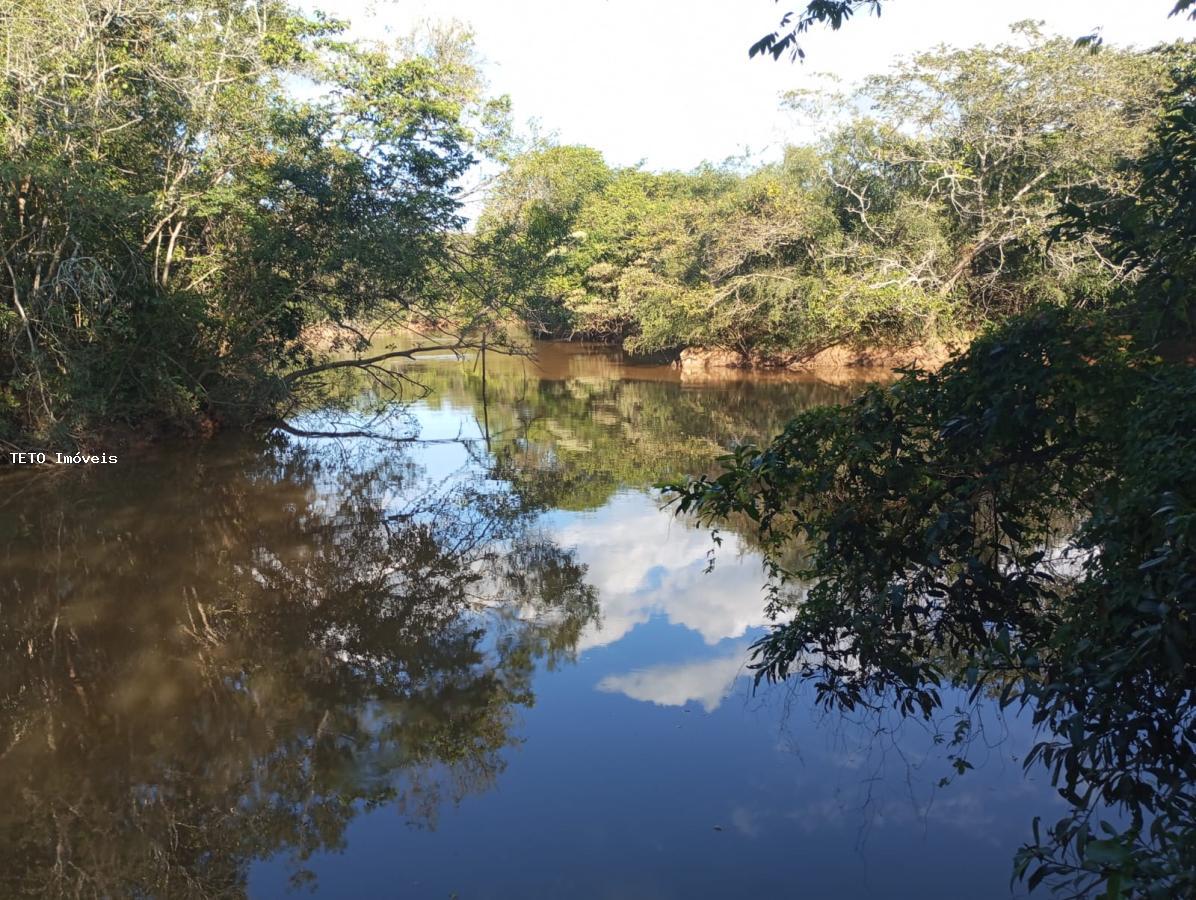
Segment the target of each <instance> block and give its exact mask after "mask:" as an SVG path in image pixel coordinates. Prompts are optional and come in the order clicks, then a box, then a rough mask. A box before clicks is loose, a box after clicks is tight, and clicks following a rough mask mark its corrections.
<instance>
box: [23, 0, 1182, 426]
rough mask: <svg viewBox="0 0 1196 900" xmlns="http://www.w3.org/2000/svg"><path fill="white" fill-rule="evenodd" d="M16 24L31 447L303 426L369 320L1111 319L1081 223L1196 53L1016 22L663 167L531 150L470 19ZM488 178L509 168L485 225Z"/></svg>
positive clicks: (883, 335)
mask: <svg viewBox="0 0 1196 900" xmlns="http://www.w3.org/2000/svg"><path fill="white" fill-rule="evenodd" d="M0 31H2V32H3V34H4V36H5V46H6V47H8V48H9V49H8V50H7V51H6V53H5V54H4V56H3V59H2V64H3V66H4V77H3V79H0V184H2V185H3V190H4V201H3V211H4V212H3V217H2V218H0V256H2V262H3V265H2V266H0V295H2V296H3V297H4V303H3V304H2V305H0V348H2V352H0V440H4V441H7V442H9V443H12V442H13V441H16V440H18V439H21V440H26V439H28V438H30V437H31V436H32V437H36V438H38V439H39V440H42V441H45V440H58V441H60V442H66V443H70V442H71V441H73V440H74V441H77V440H79V439H81V438H82V439H84V440H86V437H85V436H86V435H88V434H94V433H95V431H96V429H103V428H110V427H112V426H142V427H144V426H145V425H146V424H147V423H148V424H152V425H153V426H155V427H162V426H167V427H183V428H194V427H196V425H197V424H198V425H200V426H203V427H204V428H205V429H206V428H208V427H210V426H212V425H216V426H220V425H226V424H228V425H245V424H248V423H256V422H263V421H265V422H275V421H278V420H279V418H280V417H284V416H285V415H286V413H287V412H288V410H290V409H293V408H294V406H295V404H296V403H297V402H299V401H300V400H302V399H303V397H304V395H305V391H307V390H309V385H311V384H312V382H313V381H314V380H315V379H314V378H311V377H309V376H318V375H319V374H320V371H321V364H322V363H323V362H324V360H325V359H326V358H327V353H326V349H327V348H326V347H322V346H321V345H320V344H318V343H314V342H313V341H311V340H310V339H309V335H310V334H311V328H310V326H313V325H327V324H333V325H335V326H336V327H337V329H339V331H340V333H341V334H342V335H343V336H345V337H346V341H345V347H346V348H347V349H349V350H356V351H358V352H359V353H360V352H362V351H364V350H365V347H366V345H367V343H368V342H367V341H366V339H365V335H364V334H360V333H358V332H356V331H355V330H354V328H353V326H354V324H355V323H361V322H369V323H374V324H377V323H380V322H387V323H394V324H402V323H410V322H412V321H420V322H425V323H437V325H439V326H441V328H442V331H441V332H440V333H439V334H438V335H437V336H436V338H435V339H433V340H432V341H431V342H430V343H431V344H432V345H434V346H437V347H441V348H443V347H449V348H454V349H467V348H470V347H473V346H476V345H477V343H478V342H479V340H482V339H486V340H489V341H490V342H491V345H493V343H494V342H495V341H498V340H499V338H498V337H497V335H498V332H499V331H500V329H499V328H498V324H499V323H500V322H508V323H509V322H510V321H512V320H517V321H520V322H523V323H526V324H528V325H530V326H531V327H532V329H533V331H534V332H535V333H538V334H540V335H542V336H553V337H587V338H598V339H604V340H617V341H621V342H623V343H624V344H625V345H626V347H627V348H628V349H630V350H634V351H640V352H653V351H667V352H677V351H679V350H682V349H684V348H690V347H694V348H705V349H711V350H721V351H729V352H730V353H731V354H733V355H734V357H735V358H738V359H739V360H740V361H741V362H743V363H745V364H788V363H794V362H800V361H802V360H805V359H808V358H809V357H811V356H813V355H815V354H817V353H818V352H819V351H821V350H823V349H826V348H829V347H833V346H849V347H850V346H855V347H886V348H887V347H909V346H928V345H934V344H935V343H936V342H940V343H941V342H944V341H948V342H949V341H954V340H955V339H957V338H967V337H968V336H970V335H971V334H973V333H975V332H976V331H977V330H979V329H980V328H982V327H983V326H984V325H986V324H988V323H992V322H995V321H1001V320H1003V319H1005V318H1007V317H1008V316H1010V315H1014V314H1017V313H1019V312H1021V311H1023V310H1025V309H1028V308H1030V307H1033V306H1035V305H1036V304H1040V303H1043V302H1045V303H1049V304H1053V305H1057V306H1069V307H1081V308H1086V309H1117V308H1119V306H1122V305H1124V303H1125V298H1126V296H1127V291H1128V290H1129V289H1130V287H1131V286H1132V284H1133V283H1134V281H1135V279H1136V278H1138V277H1139V276H1138V274H1137V269H1138V262H1139V260H1138V259H1137V257H1135V256H1134V255H1133V254H1129V255H1118V252H1117V249H1116V247H1115V242H1114V241H1113V240H1112V238H1111V235H1110V234H1109V233H1108V231H1107V230H1104V231H1102V230H1101V229H1100V228H1098V227H1095V226H1091V225H1084V226H1082V227H1077V226H1076V223H1077V222H1080V221H1082V220H1083V219H1084V216H1085V214H1086V211H1091V210H1093V209H1096V208H1098V207H1102V206H1108V205H1109V204H1116V203H1124V202H1132V201H1133V200H1134V198H1136V197H1137V196H1138V194H1139V192H1140V190H1141V185H1142V177H1143V176H1142V171H1143V170H1142V165H1141V161H1142V160H1144V159H1146V158H1147V157H1148V156H1149V154H1150V153H1151V152H1152V147H1154V146H1155V145H1154V143H1153V142H1154V141H1155V137H1154V135H1156V133H1157V127H1156V126H1157V123H1158V120H1159V117H1160V115H1162V110H1163V108H1164V102H1163V99H1164V98H1165V96H1166V95H1167V94H1168V92H1169V91H1170V90H1172V89H1173V86H1174V83H1175V82H1174V74H1173V73H1174V71H1176V70H1177V68H1182V67H1183V66H1184V65H1186V64H1187V63H1185V62H1183V61H1184V60H1186V59H1187V58H1188V57H1190V56H1191V54H1192V51H1191V49H1190V48H1187V47H1184V46H1182V45H1176V46H1171V47H1163V48H1157V49H1154V50H1151V51H1146V52H1140V51H1129V50H1118V49H1115V48H1112V47H1104V48H1101V49H1100V52H1091V50H1090V49H1086V48H1082V47H1077V46H1076V45H1075V44H1074V43H1073V42H1072V41H1071V40H1070V39H1063V38H1050V37H1046V36H1044V35H1042V34H1041V33H1039V32H1038V31H1037V30H1036V28H1035V26H1033V25H1032V24H1023V25H1021V26H1018V27H1017V28H1016V29H1015V33H1014V35H1013V37H1012V38H1011V39H1010V40H1009V41H1008V42H1007V43H1005V44H1001V45H999V46H996V47H991V48H984V47H977V48H972V49H967V50H954V49H948V48H940V49H938V50H935V51H933V52H929V53H926V54H923V55H921V56H918V57H916V58H914V59H911V60H908V61H906V62H904V63H902V64H900V65H899V66H898V67H897V68H895V69H894V70H893V71H891V72H889V73H887V74H884V75H879V76H876V77H874V78H872V79H870V80H869V81H868V82H867V83H866V84H865V85H863V87H862V88H861V89H860V90H859V91H857V92H855V93H853V94H851V95H849V96H840V95H838V94H837V93H835V92H834V91H833V90H828V91H825V92H805V93H802V92H793V93H790V94H788V95H786V98H785V101H784V102H785V105H786V106H788V107H789V108H790V109H791V110H795V111H799V112H800V113H801V114H802V115H805V116H807V117H810V116H814V117H819V116H822V117H824V118H825V119H826V121H827V122H829V123H831V124H828V125H827V126H826V127H824V128H823V129H822V132H821V133H822V134H823V135H824V136H823V138H822V139H821V140H820V141H819V142H818V143H816V144H812V145H806V146H795V147H790V148H789V149H788V150H786V152H785V154H784V158H783V159H782V160H781V161H780V162H777V163H775V164H770V165H765V166H761V167H758V168H756V169H754V170H751V171H745V170H744V169H743V167H742V166H738V165H732V164H727V165H721V166H715V165H708V166H704V167H702V168H699V169H698V170H696V171H693V172H689V173H680V172H659V173H657V172H650V171H646V170H643V169H641V168H615V167H612V166H610V165H608V164H607V163H606V162H605V161H604V160H603V158H602V156H601V154H600V153H599V152H598V151H596V150H593V149H590V148H585V147H577V146H538V147H536V148H535V149H533V150H530V151H527V152H524V153H520V154H516V153H513V150H512V148H513V147H515V146H517V142H516V141H515V140H514V139H513V138H512V133H511V126H510V116H509V102H508V101H507V99H506V98H503V97H492V96H490V95H489V93H488V91H487V88H486V85H485V82H484V80H483V78H482V77H481V75H480V74H479V70H478V67H477V64H476V60H475V50H474V47H473V43H472V40H471V38H470V36H469V35H468V33H466V32H463V31H462V30H461V29H459V28H444V29H425V30H424V31H423V32H422V33H421V34H420V35H418V36H416V37H409V38H405V39H402V40H399V41H397V42H394V43H392V44H387V45H384V44H381V43H376V42H367V41H360V40H355V39H350V38H349V36H348V33H347V25H346V24H345V23H343V22H339V21H336V20H334V19H330V18H327V17H324V16H321V15H308V14H301V13H299V12H298V11H297V10H295V9H293V8H291V7H290V6H288V5H286V4H285V3H283V2H281V0H270V2H263V3H255V4H242V3H237V2H231V0H185V2H183V3H176V2H166V0H130V2H127V3H122V4H119V5H117V6H113V5H111V4H107V3H103V2H100V0H82V2H67V0H34V2H23V3H13V2H9V3H2V4H0ZM844 109H851V110H855V112H854V114H853V115H851V116H848V117H844V116H843V115H842V114H841V111H842V110H844ZM486 158H490V159H492V160H496V161H498V162H499V163H501V164H502V165H503V168H502V170H501V174H500V175H499V176H498V177H497V179H496V182H495V184H494V185H493V186H492V187H491V189H490V192H489V195H488V198H487V200H486V203H485V206H484V209H483V211H482V213H481V215H480V217H479V219H478V221H477V223H476V227H475V228H473V229H472V230H471V229H469V227H468V222H467V220H466V216H465V215H464V214H463V210H464V207H463V202H464V200H465V199H466V198H465V195H464V192H463V188H462V185H463V183H464V179H465V178H466V176H467V175H469V173H471V172H472V171H474V166H475V164H476V163H477V162H479V161H480V160H483V159H486ZM1185 311H1186V310H1185ZM1171 312H1172V313H1176V312H1178V310H1172V311H1171ZM448 323H451V328H448V329H447V330H443V327H444V326H445V325H446V324H448ZM407 352H408V353H409V354H410V353H414V352H418V351H416V350H408V351H407ZM381 362H382V361H381V360H378V361H377V363H381ZM368 365H370V366H371V369H370V371H371V372H372V373H373V374H375V375H378V376H379V377H387V373H386V372H385V370H384V369H382V368H379V367H378V366H377V364H376V363H369V364H368Z"/></svg>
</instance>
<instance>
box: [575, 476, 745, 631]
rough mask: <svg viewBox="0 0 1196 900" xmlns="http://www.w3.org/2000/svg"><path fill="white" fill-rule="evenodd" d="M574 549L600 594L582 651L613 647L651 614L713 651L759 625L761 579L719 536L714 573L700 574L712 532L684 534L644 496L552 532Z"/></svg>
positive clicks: (731, 541) (618, 501)
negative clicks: (598, 615) (691, 633)
mask: <svg viewBox="0 0 1196 900" xmlns="http://www.w3.org/2000/svg"><path fill="white" fill-rule="evenodd" d="M552 536H553V538H554V540H556V542H557V543H558V544H560V545H561V546H563V547H575V548H576V549H577V556H578V559H579V560H580V561H581V562H583V563H585V565H586V566H587V568H588V571H587V573H586V581H587V582H588V583H589V584H592V585H593V586H594V587H596V588H597V589H598V591H599V597H600V603H601V619H600V621H599V623H598V624H597V625H593V626H590V627H589V628H588V629H587V630H586V631H585V633H584V634H583V635H582V637H581V640H580V642H579V644H578V649H579V650H587V649H590V648H593V647H601V646H605V645H607V644H612V643H614V642H615V641H617V640H619V639H621V638H622V637H624V636H625V635H626V634H627V633H628V632H630V631H631V629H633V628H634V627H635V626H636V625H640V624H642V623H644V622H647V621H648V619H649V618H651V617H652V616H653V615H662V616H665V617H666V618H667V619H668V621H669V622H670V623H671V624H673V625H680V626H683V627H685V628H689V629H690V630H692V631H696V632H697V633H698V634H700V635H701V636H702V639H703V640H704V641H705V642H706V643H707V644H710V645H713V644H717V643H718V642H719V641H722V640H726V639H727V638H737V637H742V636H743V635H744V633H745V632H746V631H747V630H748V629H749V628H756V627H759V626H761V625H764V624H765V623H766V621H767V619H766V617H765V615H764V602H765V600H764V596H763V585H764V581H765V578H764V572H763V569H762V567H761V564H760V559H759V557H758V556H756V555H755V554H751V553H748V554H743V552H742V549H741V547H740V545H739V541H738V539H737V538H736V537H735V535H734V534H731V533H728V532H724V534H723V545H722V547H721V549H719V550H718V560H717V564H716V565H715V568H714V571H713V572H711V573H709V574H707V573H706V572H705V568H706V562H707V557H706V554H707V552H708V551H709V550H710V549H711V547H712V546H713V545H712V543H711V540H710V533H709V532H708V531H706V530H704V529H694V528H690V527H687V526H686V525H685V524H684V523H683V522H681V521H679V520H677V519H676V518H675V517H674V516H673V515H672V514H671V513H670V512H669V511H667V510H661V509H658V508H657V506H656V503H655V501H654V500H653V499H652V498H651V497H649V496H647V495H645V494H639V493H636V494H631V493H628V494H620V495H618V496H617V497H615V498H614V499H613V500H612V501H611V502H610V503H609V504H607V505H606V506H605V507H603V508H602V509H601V510H599V511H597V512H595V513H588V514H583V515H580V516H577V517H576V518H572V519H570V520H568V521H567V522H566V523H565V524H564V525H563V526H562V527H560V528H557V529H555V530H553V531H552Z"/></svg>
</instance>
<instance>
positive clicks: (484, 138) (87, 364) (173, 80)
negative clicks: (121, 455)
mask: <svg viewBox="0 0 1196 900" xmlns="http://www.w3.org/2000/svg"><path fill="white" fill-rule="evenodd" d="M346 29H347V25H346V23H343V22H339V21H336V20H333V19H330V18H327V17H325V16H322V15H306V14H301V13H300V12H299V11H297V9H296V8H294V7H291V6H288V5H287V4H285V3H283V2H280V0H262V2H255V3H243V2H238V0H128V2H122V3H118V4H113V3H107V2H102V0H17V2H13V0H7V2H2V3H0V35H2V36H3V43H4V47H5V48H6V49H5V52H4V54H3V55H2V56H0V66H3V77H0V185H2V186H3V194H4V198H3V216H2V218H0V257H2V265H0V295H2V296H3V298H4V301H3V303H2V304H0V347H2V348H3V349H2V351H0V439H5V438H8V439H9V440H11V439H13V438H14V437H15V436H18V435H41V436H43V437H53V438H57V439H59V440H62V439H68V438H70V437H71V436H73V435H78V434H81V433H84V434H85V433H86V432H87V431H88V430H89V429H92V428H95V427H96V426H112V425H116V424H121V423H126V424H144V423H147V422H151V423H157V424H167V425H170V424H173V425H187V424H189V423H194V422H196V421H197V420H202V419H205V418H206V419H208V420H217V421H225V422H229V423H243V422H248V421H254V420H257V419H260V418H262V417H263V416H269V415H273V414H276V413H277V412H278V411H279V409H280V408H282V407H284V406H285V404H286V403H287V402H288V400H289V399H290V398H291V397H293V395H294V394H295V392H296V389H297V378H296V373H297V372H298V373H301V372H303V371H305V370H306V369H307V368H310V366H311V365H312V363H313V354H312V350H311V348H310V346H308V343H307V342H305V341H304V340H303V339H302V334H303V331H304V328H305V327H306V326H308V325H310V324H313V323H320V322H349V321H352V320H374V321H377V320H385V319H387V318H390V317H396V316H410V315H420V314H427V315H430V316H433V317H437V316H442V315H443V314H444V311H445V310H446V309H447V308H448V307H449V306H452V307H453V308H454V311H455V314H456V315H457V316H458V317H459V318H462V319H465V320H468V318H469V317H470V315H471V313H470V311H468V310H463V309H462V308H461V307H462V304H463V303H465V302H466V300H465V299H463V298H469V297H474V296H476V295H477V292H476V291H474V290H472V285H471V284H470V283H468V282H467V280H462V279H461V278H460V277H459V267H454V264H453V261H452V260H450V259H448V258H447V257H449V256H450V255H451V254H452V253H453V252H455V251H454V248H453V247H452V246H451V244H452V242H453V241H454V240H455V236H456V235H457V234H458V232H459V231H460V228H461V226H462V224H463V219H462V216H461V212H460V208H461V196H460V194H461V190H462V189H461V187H460V181H461V178H462V176H463V175H464V174H465V173H466V172H467V171H468V170H469V169H470V168H471V167H472V166H473V164H474V162H475V161H476V160H477V159H479V158H482V157H484V156H485V155H487V154H488V153H492V152H494V151H495V149H496V148H497V147H499V146H500V145H501V144H502V141H503V140H504V137H505V135H506V133H507V103H506V101H505V99H503V98H492V97H489V96H488V95H487V93H486V89H485V85H484V83H483V80H482V78H481V77H480V75H479V73H478V69H477V67H476V65H475V63H474V59H473V54H474V50H473V45H472V41H471V39H470V37H469V35H468V34H466V33H463V32H462V31H461V30H460V29H455V28H443V29H437V28H429V29H425V30H424V32H423V33H421V34H420V35H418V36H416V37H412V38H408V39H403V40H400V41H397V42H395V43H393V44H382V43H374V42H364V41H357V40H350V39H349V37H348V35H347V33H346ZM458 337H459V335H458Z"/></svg>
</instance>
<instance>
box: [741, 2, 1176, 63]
mask: <svg viewBox="0 0 1196 900" xmlns="http://www.w3.org/2000/svg"><path fill="white" fill-rule="evenodd" d="M886 2H888V0H811V2H810V3H808V4H807V5H806V6H805V8H804V9H801V10H798V11H796V12H794V11H790V12H787V13H785V15H784V16H782V17H781V23H780V26H779V28H778V29H777V30H776V31H772V32H769V33H768V34H766V35H764V37H762V38H760V40H758V41H756V43H754V44H752V46H751V47H750V48H749V49H748V56H749V57H753V56H756V55H757V54H760V55H763V54H765V53H768V54H771V55H772V58H773V59H780V58H781V57H782V56H783V55H784V54H785V53H786V51H788V52H789V55H790V58H791V59H794V60H797V59H805V57H806V53H805V51H804V50H802V48H801V44H800V43H799V38H798V36H799V35H802V34H805V33H806V32H808V31H809V30H810V29H811V28H813V27H814V26H816V25H825V26H827V27H829V28H831V29H833V30H835V31H838V30H839V29H840V28H842V27H843V26H844V25H845V24H846V23H847V22H848V21H849V20H850V19H851V18H852V17H853V16H855V15H857V14H859V13H861V12H864V13H871V14H873V15H875V16H877V17H879V16H880V14H881V10H882V9H883V7H884V4H885V3H886ZM1194 7H1196V0H1177V2H1176V4H1175V6H1174V7H1173V8H1172V10H1171V15H1172V16H1178V15H1182V14H1184V13H1187V14H1188V17H1189V18H1193V19H1196V8H1194ZM1081 40H1083V41H1084V42H1085V43H1086V44H1088V45H1092V44H1094V43H1095V44H1099V39H1098V38H1096V36H1095V35H1093V36H1089V37H1087V38H1083V39H1081Z"/></svg>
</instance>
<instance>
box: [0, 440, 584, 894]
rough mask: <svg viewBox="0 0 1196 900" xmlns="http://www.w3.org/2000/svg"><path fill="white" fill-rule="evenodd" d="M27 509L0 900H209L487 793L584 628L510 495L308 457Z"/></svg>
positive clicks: (3, 735)
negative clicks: (53, 899) (374, 810)
mask: <svg viewBox="0 0 1196 900" xmlns="http://www.w3.org/2000/svg"><path fill="white" fill-rule="evenodd" d="M130 474H131V473H130V472H129V470H125V472H124V473H122V475H121V476H120V477H117V476H112V475H111V474H108V473H105V474H104V475H103V476H102V477H100V476H93V477H92V478H90V479H85V478H76V477H70V476H66V477H68V478H70V480H67V481H61V480H53V481H47V482H46V483H44V484H39V485H35V486H33V487H32V488H31V489H30V490H29V491H27V492H26V493H25V494H24V496H23V497H22V498H21V500H22V502H21V503H20V505H19V506H18V507H17V508H16V509H12V508H10V509H9V510H8V513H7V515H6V517H5V519H4V526H3V530H2V532H0V547H3V554H4V555H3V558H2V565H3V570H2V571H3V574H4V578H3V581H4V583H5V584H6V585H7V586H8V589H7V597H6V601H5V602H4V604H3V607H2V608H0V648H2V651H0V652H2V653H3V666H2V667H0V758H2V759H3V766H2V767H0V797H3V798H4V801H5V802H4V803H3V804H2V805H0V809H2V810H3V811H2V812H0V893H3V894H4V895H5V896H13V895H18V894H31V895H40V896H56V895H87V896H113V897H115V896H132V895H143V894H147V893H148V894H152V895H155V896H166V897H188V896H196V897H206V896H228V895H230V894H234V893H238V892H240V891H242V890H243V889H244V887H245V885H246V879H247V873H248V863H249V862H250V861H251V860H253V859H257V858H263V857H266V856H270V855H273V854H276V853H279V852H281V851H285V852H286V853H287V854H288V855H289V856H290V857H291V858H292V860H293V861H294V866H293V867H292V872H291V875H292V877H295V878H298V879H302V878H304V877H305V870H304V869H303V866H302V861H303V860H304V859H306V858H307V857H308V856H310V855H311V853H313V852H314V851H316V850H321V849H330V848H336V847H338V846H341V845H342V843H343V833H344V830H345V826H346V824H347V822H348V821H349V820H350V819H351V818H352V817H353V816H354V815H355V814H356V813H357V812H359V811H360V810H362V809H369V808H371V807H376V806H378V805H380V804H397V805H398V807H399V808H400V809H402V811H403V813H404V815H405V816H407V817H408V818H409V819H411V820H414V821H418V822H425V823H429V822H431V821H432V820H433V819H434V817H435V814H436V811H437V810H438V809H439V808H441V806H442V805H443V804H444V802H445V801H447V800H456V799H459V798H460V797H462V796H464V795H466V794H468V793H471V792H476V791H480V790H484V789H486V788H487V787H489V786H490V785H491V784H492V783H493V781H494V779H495V777H496V775H497V774H498V773H499V772H500V771H501V770H502V768H503V759H502V756H501V751H502V750H503V749H504V748H505V747H507V746H509V745H510V744H511V743H512V741H513V740H514V739H515V738H514V735H513V732H512V723H513V722H514V713H513V709H514V708H515V707H518V706H526V705H527V704H529V703H530V702H531V701H532V693H531V687H530V676H531V674H532V671H533V668H534V666H535V665H536V663H537V661H538V660H544V659H548V660H552V661H559V660H560V658H562V657H566V656H568V655H569V654H570V653H571V652H572V648H573V646H574V644H575V643H576V640H577V636H578V634H579V633H580V631H581V629H582V628H583V627H585V625H586V624H587V623H588V622H589V621H590V620H591V619H592V618H593V617H594V615H595V612H596V607H595V597H594V592H593V589H592V588H590V587H588V586H587V585H585V583H584V581H583V575H584V569H583V567H581V566H580V565H579V564H578V563H577V562H576V561H575V560H574V559H573V558H572V557H571V555H570V554H569V553H567V552H563V551H561V550H559V549H557V548H556V547H555V546H554V545H551V544H549V543H546V542H545V541H544V540H543V539H542V537H540V536H539V535H537V534H536V533H535V531H534V530H533V529H531V528H530V527H529V523H530V512H531V511H529V510H528V509H527V508H526V507H524V506H523V505H522V504H521V503H520V502H519V501H518V499H517V498H513V497H512V496H510V495H509V494H508V493H504V492H499V491H494V490H489V491H485V492H482V491H476V490H470V489H468V488H465V487H460V486H458V487H454V488H452V489H450V490H448V491H443V492H440V493H436V494H432V495H425V496H422V497H420V498H419V499H418V500H416V501H414V502H413V501H406V502H397V501H396V498H397V497H399V496H400V495H402V494H404V493H409V492H408V491H405V490H404V488H405V487H406V486H407V485H408V484H409V482H410V481H411V480H412V479H413V478H414V477H416V474H417V473H415V472H413V471H412V469H411V467H410V465H409V464H406V463H404V462H402V461H400V462H395V461H392V460H391V459H387V458H383V459H381V460H374V461H373V462H370V463H367V464H357V465H348V464H346V461H345V460H343V459H330V458H328V457H327V455H319V454H317V453H315V452H312V451H310V450H305V449H303V448H298V449H289V450H287V449H279V448H269V447H262V446H243V447H239V448H236V449H235V450H233V451H231V452H228V453H222V454H221V453H216V454H198V455H197V454H188V455H167V456H164V457H163V458H162V459H161V460H158V461H156V462H147V463H145V464H144V465H142V466H140V467H138V469H137V472H136V475H135V477H130Z"/></svg>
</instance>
